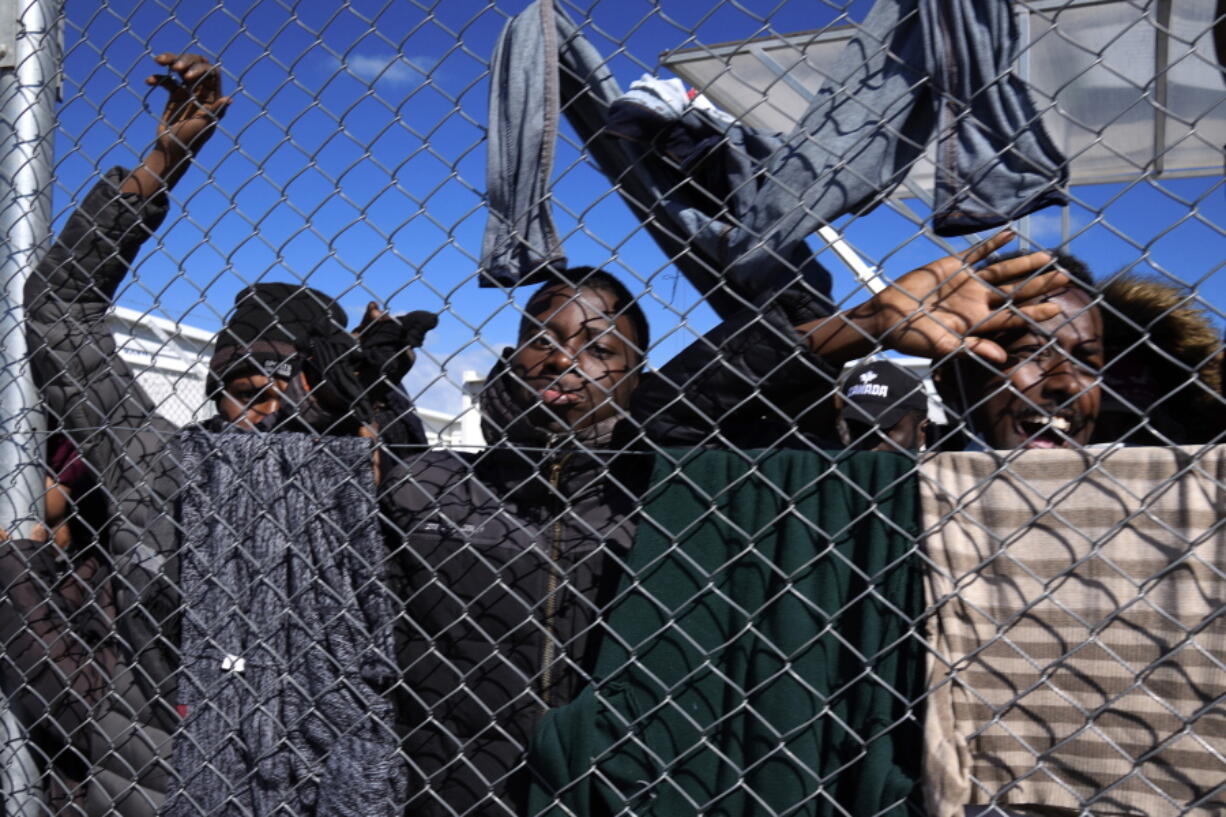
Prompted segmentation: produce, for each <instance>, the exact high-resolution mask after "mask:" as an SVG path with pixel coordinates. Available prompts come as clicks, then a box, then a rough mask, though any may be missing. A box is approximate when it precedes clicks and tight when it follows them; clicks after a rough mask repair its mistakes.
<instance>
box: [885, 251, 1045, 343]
mask: <svg viewBox="0 0 1226 817" xmlns="http://www.w3.org/2000/svg"><path fill="white" fill-rule="evenodd" d="M1013 237H1014V234H1013V232H1012V231H1011V230H1004V231H1002V232H1000V233H997V234H996V235H994V236H992V237H991V238H989V239H988V240H987V241H984V242H982V243H980V244H977V245H976V246H974V247H972V248H971V249H969V250H967V251H966V252H965V253H962V254H961V255H950V256H946V257H945V258H941V259H939V260H937V261H933V262H932V263H931V264H928V265H926V266H923V267H920V268H919V269H917V270H912V271H911V272H909V273H907V274H906V275H904V276H902V277H901V278H899V279H898V280H897V281H896V282H894V284H893V285H891V286H889V287H887V288H886V289H884V290H883V291H881V292H880V293H878V294H877V295H876V296H875V297H874V298H873V299H872V300H870V301H869V302H867V303H866V304H865V305H864V307H862V308H867V309H868V310H870V311H871V312H872V313H873V317H874V323H875V325H876V327H877V337H878V338H879V340H880V342H881V344H882V345H883V346H885V347H887V348H891V349H896V350H898V351H900V352H903V353H905V354H909V355H918V356H920V357H929V358H934V357H941V356H944V355H948V354H952V353H953V352H956V351H959V350H961V349H966V350H969V351H971V352H974V353H975V354H977V355H979V356H981V357H983V358H985V359H987V360H990V361H992V362H995V363H1004V362H1005V361H1006V359H1007V357H1008V356H1007V355H1006V353H1005V350H1004V349H1003V348H1001V346H1000V345H999V344H997V343H996V342H995V341H993V340H990V339H989V338H987V337H985V336H987V335H992V334H995V333H998V332H1001V331H1004V330H1008V329H1016V328H1021V327H1025V326H1027V325H1030V324H1032V323H1039V322H1042V321H1045V320H1047V319H1048V318H1051V317H1054V316H1055V315H1057V314H1058V313H1059V311H1060V308H1059V307H1058V306H1056V305H1055V304H1050V303H1045V302H1038V303H1027V302H1030V301H1033V300H1034V299H1035V298H1038V297H1040V296H1042V295H1044V294H1046V293H1049V292H1054V291H1056V290H1058V289H1060V288H1062V287H1064V286H1067V284H1068V276H1066V275H1065V274H1064V273H1062V272H1060V271H1058V270H1052V271H1050V272H1046V273H1043V274H1042V275H1037V276H1033V277H1031V276H1032V275H1033V274H1034V273H1036V272H1038V271H1039V270H1041V269H1043V267H1045V266H1047V265H1049V264H1050V263H1051V261H1052V257H1051V256H1050V255H1049V254H1048V253H1045V252H1034V253H1030V254H1029V255H1023V256H1019V257H1017V258H1011V259H1009V260H1007V261H1000V262H998V263H995V264H992V265H990V266H987V267H984V268H983V269H979V270H976V269H974V265H975V264H977V263H978V262H980V261H982V260H983V259H984V258H986V257H987V256H989V255H990V254H991V253H992V252H993V251H995V250H996V249H997V248H999V247H1001V246H1003V245H1004V244H1007V243H1008V242H1009V241H1011V240H1012V239H1013ZM1019 304H1022V305H1019Z"/></svg>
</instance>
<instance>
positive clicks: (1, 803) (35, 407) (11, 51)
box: [0, 0, 63, 817]
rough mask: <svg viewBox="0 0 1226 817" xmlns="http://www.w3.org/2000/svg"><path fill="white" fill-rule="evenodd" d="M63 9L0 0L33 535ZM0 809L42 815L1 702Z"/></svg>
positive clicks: (19, 426) (3, 404) (24, 471)
mask: <svg viewBox="0 0 1226 817" xmlns="http://www.w3.org/2000/svg"><path fill="white" fill-rule="evenodd" d="M62 7H63V0H0V241H3V251H2V252H0V291H2V293H3V294H2V296H0V297H3V304H2V305H0V526H2V527H4V528H6V529H7V530H8V531H9V533H10V534H11V535H13V536H26V535H28V534H29V533H30V532H31V530H32V528H33V526H34V525H35V524H37V522H38V521H39V517H41V515H42V513H41V508H39V507H37V506H36V503H37V501H38V499H39V498H41V496H42V493H43V491H42V482H43V479H42V470H41V468H40V466H39V461H40V460H41V458H42V456H41V445H40V435H39V430H40V427H41V425H42V423H41V417H40V412H39V400H38V396H37V394H36V392H35V390H34V383H33V381H32V379H31V376H30V368H29V366H28V365H27V364H26V339H25V327H24V321H23V317H24V314H23V309H22V289H23V288H24V285H25V280H26V277H27V276H28V275H29V273H30V270H31V269H33V267H34V264H35V263H36V262H37V260H38V257H39V254H40V253H41V252H42V251H43V250H44V249H45V247H46V242H47V240H48V238H49V236H50V229H51V182H52V167H53V161H54V148H55V123H56V118H55V115H56V110H55V105H56V102H57V101H58V100H57V97H58V95H59V77H60V63H61V60H62V51H63V48H62V42H61V18H60V14H61V11H62ZM0 762H2V766H0V808H2V810H3V813H4V814H5V815H6V817H36V815H38V814H39V813H41V810H42V809H41V803H40V800H41V798H40V797H39V791H38V788H39V787H38V777H37V770H36V768H35V766H34V764H33V762H32V757H31V753H30V751H29V748H28V744H27V743H26V740H25V734H24V731H23V730H22V728H21V726H20V724H19V723H18V722H17V719H16V718H15V717H14V716H13V713H12V711H11V710H9V708H8V706H7V704H6V702H3V701H0Z"/></svg>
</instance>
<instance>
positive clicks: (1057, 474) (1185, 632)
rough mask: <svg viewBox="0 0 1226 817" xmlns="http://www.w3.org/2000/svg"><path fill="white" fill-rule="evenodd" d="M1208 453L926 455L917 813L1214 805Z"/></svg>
mask: <svg viewBox="0 0 1226 817" xmlns="http://www.w3.org/2000/svg"><path fill="white" fill-rule="evenodd" d="M1224 459H1226V448H1223V447H1216V448H1209V449H1202V450H1199V451H1197V450H1194V449H1191V448H1188V449H1159V448H1132V449H1121V450H1117V451H1115V452H1113V453H1110V454H1108V453H1105V452H1101V451H1098V452H1094V451H1091V452H1086V453H1084V454H1083V453H1078V452H1073V451H1042V452H1028V453H1025V454H1022V455H1020V456H1014V457H1012V458H1011V459H1010V460H1008V461H1007V463H1006V460H1004V459H1001V458H1000V456H998V455H993V454H972V453H966V454H943V455H940V456H937V457H934V458H932V459H930V460H929V461H927V462H926V463H925V464H924V466H923V468H922V473H923V479H922V480H921V486H922V487H921V494H922V501H923V515H924V518H923V523H924V527H925V530H926V540H925V543H924V547H925V550H926V553H927V556H928V558H929V559H931V561H932V569H931V570H930V571H929V574H930V578H929V584H928V592H929V604H930V605H931V606H932V607H933V608H934V610H935V615H934V619H933V621H932V622H931V627H932V637H933V645H934V650H935V653H934V655H933V657H932V660H931V665H930V666H931V677H930V687H931V689H932V692H931V695H930V697H929V699H928V707H927V715H926V724H925V736H924V743H925V746H924V764H925V768H924V776H925V786H926V792H927V798H928V806H929V815H930V817H961V815H962V807H963V806H964V805H966V804H986V803H990V802H993V801H995V802H998V803H1000V804H1002V805H1005V806H1006V807H1007V808H1009V809H1010V810H1011V811H1018V812H1022V813H1042V814H1053V813H1055V814H1061V813H1076V814H1080V813H1084V812H1088V813H1091V814H1094V815H1117V814H1126V815H1147V817H1168V815H1169V816H1170V817H1174V815H1179V814H1191V815H1209V814H1214V815H1223V814H1226V614H1224V613H1223V600H1224V599H1226V524H1224V523H1223V521H1222V509H1223V500H1224V498H1226V490H1224V489H1226V474H1224V471H1226V462H1224ZM1038 807H1041V808H1038ZM1065 809H1068V810H1070V811H1069V812H1065V811H1064V810H1065Z"/></svg>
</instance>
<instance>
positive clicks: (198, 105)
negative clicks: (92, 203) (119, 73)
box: [123, 53, 231, 196]
mask: <svg viewBox="0 0 1226 817" xmlns="http://www.w3.org/2000/svg"><path fill="white" fill-rule="evenodd" d="M154 61H155V62H157V64H158V65H160V66H163V67H165V68H167V69H169V73H166V74H154V75H153V76H150V77H148V78H146V79H145V84H146V85H149V86H153V87H159V88H164V89H165V90H166V91H167V92H168V93H169V98H168V99H167V100H166V107H165V109H164V110H163V111H162V116H161V118H160V119H159V120H158V127H157V140H156V141H155V142H154V145H153V148H152V149H151V150H150V151H149V153H148V155H146V156H145V159H144V161H143V162H142V163H141V166H140V167H138V168H137V169H136V170H135V171H134V172H133V173H132V175H131V176H130V177H129V178H128V180H127V181H126V182H125V183H124V186H123V192H125V193H140V194H141V195H143V196H152V195H154V194H155V193H157V192H158V191H159V190H161V189H163V188H165V189H169V188H172V187H174V186H175V184H177V183H178V181H179V179H180V178H181V177H182V176H183V174H184V172H186V171H187V168H188V165H189V164H190V161H189V160H190V159H191V157H192V156H193V155H194V154H195V153H196V152H197V151H199V150H200V148H202V147H203V146H204V144H205V142H207V141H208V140H209V137H210V136H212V135H213V131H214V130H216V128H217V122H218V121H219V120H220V119H221V118H222V116H224V115H225V112H226V108H227V107H229V105H230V101H231V98H230V97H228V96H224V95H223V94H222V89H221V69H220V68H219V67H218V66H216V65H214V64H213V63H211V62H209V60H208V59H207V58H206V57H203V56H201V55H200V54H170V53H166V54H158V55H157V56H156V57H154Z"/></svg>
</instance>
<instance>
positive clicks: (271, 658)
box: [163, 431, 407, 817]
mask: <svg viewBox="0 0 1226 817" xmlns="http://www.w3.org/2000/svg"><path fill="white" fill-rule="evenodd" d="M175 446H176V448H177V450H176V451H175V452H174V454H175V456H176V457H177V458H178V460H179V462H180V463H181V464H182V466H183V470H184V472H185V477H186V479H185V485H184V489H183V493H182V499H181V504H180V509H179V510H180V520H181V524H182V530H183V551H182V559H181V586H182V593H183V619H182V642H181V643H182V670H181V672H180V674H179V684H178V690H179V691H178V696H179V697H178V704H179V707H180V708H179V711H180V714H181V715H183V716H184V717H183V721H182V728H181V729H180V730H179V732H178V733H177V734H176V736H175V743H174V768H175V770H176V772H177V774H178V778H179V779H178V782H177V783H176V784H174V785H172V787H171V789H172V790H171V793H170V796H169V797H168V798H167V805H166V807H165V808H164V809H163V814H164V815H165V817H202V815H209V817H223V816H224V815H232V816H233V817H240V815H241V816H242V817H271V816H272V815H284V817H291V816H292V817H308V815H317V816H318V817H351V816H352V817H357V815H363V816H364V817H367V816H369V815H374V816H375V817H393V815H397V816H398V815H399V814H400V812H401V811H402V809H403V803H404V800H405V797H404V795H405V791H406V787H407V782H406V780H407V770H406V768H405V764H404V762H403V760H402V758H401V757H400V755H399V754H398V752H397V750H398V741H397V738H396V735H395V733H394V730H393V723H394V718H393V711H392V705H391V703H390V701H389V699H388V697H387V695H386V692H387V690H388V689H389V687H390V686H391V685H392V683H394V680H395V663H394V648H393V644H392V627H391V622H392V617H393V611H394V608H393V603H392V598H391V596H390V594H389V592H388V590H387V586H386V581H385V574H386V573H387V570H386V564H387V560H388V553H387V550H386V548H385V546H384V544H383V541H382V539H381V538H380V536H379V526H378V516H377V507H376V504H375V486H374V481H373V478H372V469H371V459H370V457H371V451H370V446H369V444H368V443H367V442H366V441H364V440H359V439H356V438H340V437H332V438H317V437H310V436H307V435H302V434H257V433H238V432H231V433H224V434H211V433H208V432H203V431H193V432H189V433H186V434H183V435H181V436H180V437H179V438H178V439H177V441H176V443H175Z"/></svg>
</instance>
